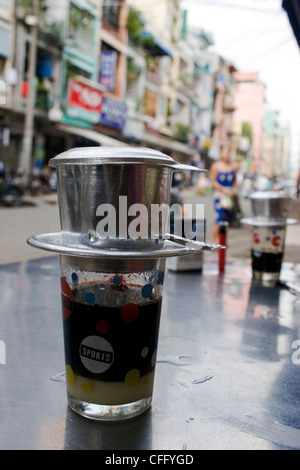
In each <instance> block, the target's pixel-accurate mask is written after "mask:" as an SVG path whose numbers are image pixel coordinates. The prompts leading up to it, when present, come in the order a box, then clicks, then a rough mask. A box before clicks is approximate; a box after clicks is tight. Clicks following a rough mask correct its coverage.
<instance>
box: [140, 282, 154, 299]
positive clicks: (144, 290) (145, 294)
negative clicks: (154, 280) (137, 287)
mask: <svg viewBox="0 0 300 470" xmlns="http://www.w3.org/2000/svg"><path fill="white" fill-rule="evenodd" d="M151 294H152V286H151V284H146V285H144V287H143V288H142V296H143V297H144V299H148V298H149V297H150V295H151Z"/></svg>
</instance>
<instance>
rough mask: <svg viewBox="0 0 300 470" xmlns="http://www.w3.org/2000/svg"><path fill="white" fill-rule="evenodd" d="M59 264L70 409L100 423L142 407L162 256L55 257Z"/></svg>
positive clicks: (151, 365)
mask: <svg viewBox="0 0 300 470" xmlns="http://www.w3.org/2000/svg"><path fill="white" fill-rule="evenodd" d="M60 267H61V295H62V316H63V330H64V347H65V363H66V386H67V396H68V404H69V406H70V408H71V409H72V410H74V411H75V412H77V413H79V414H80V415H82V416H85V417H87V418H91V419H98V420H103V421H114V420H122V419H128V418H131V417H134V416H136V415H138V414H140V413H142V412H144V411H145V410H146V409H147V408H149V406H150V405H151V402H152V392H153V384H154V373H155V365H156V352H157V343H158V334H159V323H160V313H161V304H162V291H163V281H164V272H165V260H164V259H154V260H153V259H134V260H131V259H123V260H118V262H117V263H116V261H113V260H110V259H97V258H85V257H76V256H68V255H60ZM116 267H117V268H118V271H116V270H115V268H116Z"/></svg>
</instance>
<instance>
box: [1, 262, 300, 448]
mask: <svg viewBox="0 0 300 470" xmlns="http://www.w3.org/2000/svg"><path fill="white" fill-rule="evenodd" d="M281 278H283V280H288V281H291V282H294V283H296V285H299V281H300V266H299V265H293V264H286V265H284V266H283V269H282V273H281ZM0 285H1V296H0V380H1V394H0V397H1V398H0V417H1V427H0V448H1V449H27V450H30V449H78V450H80V449H102V450H138V449H148V450H149V449H150V450H187V451H188V450H196V449H198V450H201V449H252V450H258V449H266V450H276V449H300V298H299V294H298V295H297V293H295V292H294V291H291V290H289V289H287V288H284V287H282V286H275V287H273V288H268V287H263V286H261V285H259V284H257V283H255V282H254V281H253V280H252V278H251V270H250V265H249V262H248V261H247V260H235V261H232V260H228V263H227V266H226V271H225V273H223V274H219V273H218V269H217V264H216V263H215V262H214V261H210V260H209V255H207V256H206V254H205V258H204V266H203V271H202V273H200V272H189V273H187V272H186V273H179V272H172V271H168V272H167V275H166V281H165V290H164V300H163V311H162V318H161V328H160V338H159V354H158V363H157V367H156V376H155V388H154V397H153V404H152V407H151V408H150V409H149V410H148V411H147V412H145V413H144V414H142V415H140V416H139V417H136V418H134V419H132V420H129V421H126V422H122V423H100V422H95V421H92V420H88V419H85V418H82V417H80V416H78V415H76V414H75V413H74V412H72V411H71V410H70V409H69V408H68V406H67V402H66V390H65V377H64V353H63V335H62V320H61V313H60V311H61V310H60V309H61V306H60V291H59V266H58V259H57V258H56V257H50V258H48V257H47V258H44V259H41V260H34V261H29V262H24V263H16V264H9V265H3V266H0Z"/></svg>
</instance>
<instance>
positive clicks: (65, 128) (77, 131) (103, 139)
mask: <svg viewBox="0 0 300 470" xmlns="http://www.w3.org/2000/svg"><path fill="white" fill-rule="evenodd" d="M56 128H57V130H59V131H61V132H66V133H68V134H74V135H80V136H81V137H85V138H86V139H89V140H92V141H93V142H97V143H98V144H99V145H103V146H107V147H128V145H127V144H125V143H124V142H122V141H121V140H117V139H113V138H112V137H108V136H107V135H104V134H100V132H96V131H93V130H91V129H84V128H83V127H77V126H69V125H67V124H58V125H57V126H56Z"/></svg>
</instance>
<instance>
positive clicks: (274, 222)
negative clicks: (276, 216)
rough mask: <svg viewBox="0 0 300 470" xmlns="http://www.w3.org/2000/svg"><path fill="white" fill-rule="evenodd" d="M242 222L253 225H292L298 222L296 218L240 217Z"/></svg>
mask: <svg viewBox="0 0 300 470" xmlns="http://www.w3.org/2000/svg"><path fill="white" fill-rule="evenodd" d="M241 222H242V224H245V225H252V226H254V227H285V226H287V225H294V224H297V223H298V220H296V219H286V220H262V219H257V218H255V217H253V218H251V219H242V220H241Z"/></svg>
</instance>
